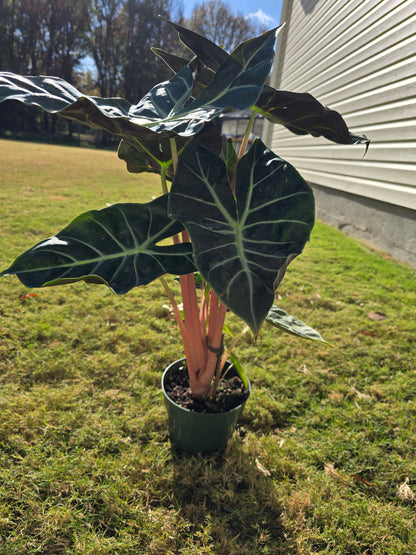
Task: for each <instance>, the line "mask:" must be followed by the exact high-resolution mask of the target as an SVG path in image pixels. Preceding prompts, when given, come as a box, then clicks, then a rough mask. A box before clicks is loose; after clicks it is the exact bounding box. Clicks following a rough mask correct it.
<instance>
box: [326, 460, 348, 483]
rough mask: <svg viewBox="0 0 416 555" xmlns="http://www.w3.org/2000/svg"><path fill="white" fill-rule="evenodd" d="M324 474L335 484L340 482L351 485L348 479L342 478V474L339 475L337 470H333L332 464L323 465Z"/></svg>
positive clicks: (346, 477)
mask: <svg viewBox="0 0 416 555" xmlns="http://www.w3.org/2000/svg"><path fill="white" fill-rule="evenodd" d="M324 472H325V474H326V475H327V476H329V477H330V478H332V479H333V480H336V481H337V482H341V483H343V484H345V485H351V481H350V479H349V477H348V476H344V475H343V474H341V473H339V472H338V470H335V467H334V465H333V464H332V463H325V465H324Z"/></svg>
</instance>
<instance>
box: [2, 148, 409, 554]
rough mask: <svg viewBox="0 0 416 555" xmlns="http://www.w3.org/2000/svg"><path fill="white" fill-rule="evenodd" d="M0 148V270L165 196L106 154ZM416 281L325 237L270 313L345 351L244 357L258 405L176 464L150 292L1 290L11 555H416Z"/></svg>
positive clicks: (277, 338) (165, 331) (167, 328)
mask: <svg viewBox="0 0 416 555" xmlns="http://www.w3.org/2000/svg"><path fill="white" fill-rule="evenodd" d="M0 146H1V149H0V168H1V174H2V176H3V179H2V187H1V191H0V197H1V199H0V200H1V203H2V218H1V220H0V237H1V250H0V266H1V268H5V267H7V265H8V264H9V263H10V262H11V261H12V259H13V258H14V257H15V256H16V255H17V254H18V253H19V252H20V251H21V250H22V249H25V248H28V247H30V246H32V245H33V244H34V243H35V242H36V241H38V240H40V239H43V238H44V237H46V236H48V235H51V234H54V233H55V232H57V231H59V229H60V228H61V227H62V226H63V225H65V224H66V223H67V222H68V221H70V220H71V219H72V218H73V217H75V216H76V215H77V214H78V213H79V212H80V211H84V210H87V209H92V208H101V207H103V206H105V205H106V203H113V202H120V201H127V202H130V201H139V202H140V201H147V200H149V199H150V198H151V197H152V196H153V195H158V194H159V185H158V181H157V178H155V177H154V176H151V175H140V176H137V175H131V174H127V172H126V171H125V168H124V164H123V163H122V162H121V161H119V160H118V159H117V157H116V156H115V154H114V153H111V152H107V151H105V152H98V151H92V150H82V149H76V148H68V147H57V146H56V147H55V146H47V145H40V144H29V143H19V142H12V141H0ZM415 278H416V272H415V271H414V270H413V269H411V268H408V267H406V266H404V265H400V264H398V263H396V262H395V261H394V260H391V259H389V258H388V257H387V256H385V255H383V254H382V253H378V252H375V251H373V250H371V249H370V248H368V247H367V246H365V245H363V244H361V243H358V242H356V241H353V240H351V239H349V238H347V237H345V236H343V235H342V234H341V233H339V232H338V231H336V230H333V229H331V228H329V227H327V226H324V225H323V224H318V225H317V226H316V229H315V231H314V234H313V237H312V241H311V243H310V244H309V245H308V246H307V248H306V249H305V252H304V254H303V255H302V256H301V257H299V258H298V259H297V260H295V261H294V262H293V263H292V265H291V268H290V269H289V271H288V273H287V276H286V278H285V280H284V282H283V284H282V286H281V288H280V300H279V301H278V304H280V306H282V308H284V309H285V310H287V311H289V312H290V313H292V314H294V315H295V316H298V317H299V318H301V319H303V320H304V321H306V322H307V323H309V324H310V325H312V326H313V327H315V328H317V329H318V330H319V331H320V332H321V333H322V335H323V336H324V337H325V338H326V339H327V341H328V342H330V343H331V344H332V345H334V347H329V346H328V345H322V344H316V343H312V342H307V341H302V340H299V339H296V338H295V337H292V336H289V335H284V334H281V333H280V332H277V331H276V329H274V328H271V327H265V328H264V330H263V331H262V334H261V336H260V339H259V340H258V341H257V343H255V342H254V340H253V339H251V338H247V339H246V340H245V341H243V342H242V343H241V345H240V346H239V347H238V348H237V351H236V354H238V356H239V358H240V359H241V362H242V363H243V365H244V367H245V369H246V371H247V373H248V375H249V377H250V380H251V382H252V385H253V392H252V396H251V398H250V400H249V401H248V403H247V406H246V409H245V412H244V415H243V418H242V421H241V423H240V426H239V429H238V431H237V432H236V433H235V435H234V438H233V440H232V442H231V445H230V447H229V449H228V451H227V453H225V454H218V455H215V456H210V457H200V456H181V455H177V454H175V453H173V452H172V451H171V449H170V445H169V441H168V436H167V431H166V414H165V410H164V407H163V404H162V397H161V392H160V387H159V384H160V377H161V373H162V370H163V368H164V367H165V366H166V365H167V363H169V362H170V361H172V360H175V359H176V358H179V357H180V356H182V351H181V347H180V342H179V335H178V332H177V330H176V327H175V324H174V323H173V322H171V321H170V320H169V318H167V315H166V312H165V309H164V308H163V304H165V303H166V299H165V298H164V295H163V294H162V289H161V287H160V285H159V283H158V282H155V283H152V284H150V285H149V286H147V287H146V288H141V289H139V288H137V289H135V290H134V291H132V292H130V293H128V294H127V295H126V296H124V297H117V296H115V295H114V294H112V293H111V292H110V291H108V290H107V289H105V288H104V287H103V286H88V285H85V284H74V285H70V286H65V287H60V288H50V289H42V290H27V289H25V288H24V287H23V286H22V285H21V284H20V283H19V282H18V281H17V279H16V278H13V277H7V278H3V280H2V282H1V285H2V287H1V289H0V297H1V304H0V316H1V319H0V391H1V396H0V554H1V555H14V554H16V555H21V554H23V553H24V554H45V555H46V554H48V555H58V554H71V555H84V554H97V555H104V554H120V555H127V554H129V555H136V554H146V555H166V554H168V555H176V554H181V555H193V554H197V553H198V554H216V555H245V554H247V555H256V554H273V555H274V554H282V555H283V554H289V555H290V554H311V553H323V554H324V553H325V554H334V555H335V554H339V555H345V554H349V555H352V554H357V555H362V554H367V555H376V554H380V555H381V554H383V555H384V554H387V553H388V554H393V555H394V554H401V555H413V554H414V553H415V552H416V526H415V516H416V514H415V507H416V505H415V498H414V497H412V488H413V491H414V492H416V463H415V456H414V454H415V451H416V404H415V398H414V395H415V391H416V370H415V364H414V360H415V337H416V319H415V305H416V287H415V285H416V279H415ZM28 293H35V294H36V296H30V297H25V295H27V294H28ZM374 313H382V314H384V316H382V315H381V318H383V319H380V320H375V319H374V317H375V315H374ZM229 325H230V327H232V328H234V329H235V330H238V329H239V328H240V326H241V324H240V323H239V322H238V321H237V319H235V318H233V317H230V318H229ZM407 479H409V480H408V482H407V481H406V480H407ZM401 486H402V487H401ZM400 487H401V489H400ZM409 488H410V489H409Z"/></svg>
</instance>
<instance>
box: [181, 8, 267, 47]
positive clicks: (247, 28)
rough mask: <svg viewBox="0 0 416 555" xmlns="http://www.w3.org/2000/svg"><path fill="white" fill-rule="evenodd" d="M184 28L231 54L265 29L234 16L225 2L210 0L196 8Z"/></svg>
mask: <svg viewBox="0 0 416 555" xmlns="http://www.w3.org/2000/svg"><path fill="white" fill-rule="evenodd" d="M184 26H185V27H188V28H189V29H192V30H193V31H195V32H197V33H199V34H200V35H204V36H205V37H207V38H208V39H210V40H212V42H215V43H216V44H221V45H222V46H223V47H224V49H225V50H226V51H227V52H231V51H232V50H233V49H234V47H235V46H236V45H237V44H240V43H241V42H243V41H244V40H246V39H248V38H250V37H254V36H256V35H257V34H259V32H262V31H264V30H265V29H263V28H261V29H260V28H259V26H258V25H255V24H253V23H252V22H250V21H249V20H248V19H246V18H245V17H244V16H243V15H241V14H234V13H233V12H232V10H231V8H230V7H229V5H228V4H227V3H226V2H223V0H209V1H208V2H203V3H202V4H199V5H198V6H196V7H195V8H194V9H193V11H192V14H191V17H190V18H189V19H185V21H184Z"/></svg>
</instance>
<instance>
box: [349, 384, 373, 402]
mask: <svg viewBox="0 0 416 555" xmlns="http://www.w3.org/2000/svg"><path fill="white" fill-rule="evenodd" d="M350 391H351V393H353V394H354V395H357V397H358V398H359V399H366V400H370V399H371V395H367V393H361V391H358V389H356V388H355V387H354V386H352V387H351V388H350Z"/></svg>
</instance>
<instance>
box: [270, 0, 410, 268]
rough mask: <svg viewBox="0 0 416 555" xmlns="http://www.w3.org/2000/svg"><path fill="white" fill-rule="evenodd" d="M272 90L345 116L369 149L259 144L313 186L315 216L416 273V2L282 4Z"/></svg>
mask: <svg viewBox="0 0 416 555" xmlns="http://www.w3.org/2000/svg"><path fill="white" fill-rule="evenodd" d="M283 21H284V22H285V27H284V28H283V30H282V31H281V33H280V34H279V39H278V48H277V53H276V62H275V64H274V71H273V76H272V85H273V86H274V87H276V88H280V89H287V90H292V91H296V92H310V93H311V94H313V95H314V96H315V97H316V98H317V99H318V100H319V101H320V102H322V104H324V105H326V106H329V107H330V108H333V109H335V110H337V111H338V112H340V113H341V114H342V115H343V117H344V119H345V121H346V122H347V125H348V126H349V128H350V129H351V131H352V132H356V133H360V134H365V135H367V137H369V138H370V139H371V144H370V147H369V150H368V152H367V154H365V149H364V147H363V146H346V145H336V144H333V143H329V142H327V141H326V140H325V139H321V138H313V137H310V136H296V135H293V134H291V133H290V132H289V131H287V130H286V129H285V128H283V127H281V126H273V125H271V124H270V123H269V122H266V123H265V126H264V135H263V138H264V140H265V142H266V143H267V144H268V145H269V146H271V148H272V149H273V151H274V152H276V153H277V154H279V155H280V156H282V158H285V159H286V160H288V161H289V162H291V163H292V164H293V165H294V166H295V167H296V168H297V169H298V170H299V172H300V173H301V174H302V175H303V177H304V178H305V179H306V180H307V181H308V182H310V183H311V185H312V186H315V187H314V189H315V192H316V200H317V214H318V217H320V218H321V219H322V220H324V221H326V222H328V223H330V224H332V225H335V226H337V227H339V228H341V229H343V230H344V231H346V232H347V233H349V234H350V235H352V236H354V237H358V238H360V239H363V240H365V241H367V242H368V243H369V244H371V245H373V246H374V247H377V248H380V249H382V250H386V251H387V252H389V253H390V254H391V255H392V256H394V257H396V258H398V259H399V260H402V261H405V262H407V263H409V264H412V265H415V266H416V10H415V3H414V0H284V3H283V9H282V22H283Z"/></svg>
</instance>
